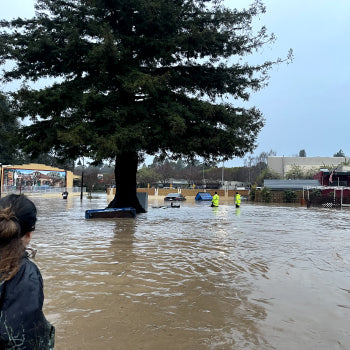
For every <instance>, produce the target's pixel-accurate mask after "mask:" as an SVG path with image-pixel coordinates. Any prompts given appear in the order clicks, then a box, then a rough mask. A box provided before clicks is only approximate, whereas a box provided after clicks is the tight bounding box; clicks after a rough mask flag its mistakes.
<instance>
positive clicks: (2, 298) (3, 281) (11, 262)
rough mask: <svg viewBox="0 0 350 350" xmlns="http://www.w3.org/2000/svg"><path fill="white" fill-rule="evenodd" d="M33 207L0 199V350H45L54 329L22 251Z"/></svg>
mask: <svg viewBox="0 0 350 350" xmlns="http://www.w3.org/2000/svg"><path fill="white" fill-rule="evenodd" d="M36 213H37V211H36V207H35V205H34V203H33V202H32V201H31V200H29V199H28V198H27V197H25V196H23V195H15V194H12V195H9V196H6V197H4V198H1V199H0V350H5V349H6V350H7V349H16V350H49V349H53V347H54V337H55V328H54V327H53V326H52V325H51V324H50V323H49V322H48V321H47V320H46V318H45V316H44V314H43V311H42V307H43V302H44V293H43V280H42V277H41V273H40V271H39V269H38V267H37V266H36V265H35V264H34V263H33V262H32V261H30V260H29V254H28V253H27V251H26V247H27V246H28V244H29V242H30V240H31V237H32V233H33V231H34V230H35V223H36Z"/></svg>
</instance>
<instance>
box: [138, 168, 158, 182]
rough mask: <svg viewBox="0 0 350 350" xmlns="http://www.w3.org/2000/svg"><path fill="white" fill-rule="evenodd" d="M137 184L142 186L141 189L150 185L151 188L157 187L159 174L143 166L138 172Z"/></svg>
mask: <svg viewBox="0 0 350 350" xmlns="http://www.w3.org/2000/svg"><path fill="white" fill-rule="evenodd" d="M136 179H137V183H138V184H140V186H141V187H147V186H148V184H150V186H152V185H156V184H157V183H158V181H159V179H160V176H159V174H158V173H157V172H156V171H155V169H153V168H149V167H147V166H143V167H142V168H141V169H140V170H139V171H138V172H137V177H136Z"/></svg>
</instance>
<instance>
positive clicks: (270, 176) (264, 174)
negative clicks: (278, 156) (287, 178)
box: [255, 168, 281, 186]
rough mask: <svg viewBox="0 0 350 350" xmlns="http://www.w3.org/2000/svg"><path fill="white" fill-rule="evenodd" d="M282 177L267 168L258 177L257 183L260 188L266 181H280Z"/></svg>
mask: <svg viewBox="0 0 350 350" xmlns="http://www.w3.org/2000/svg"><path fill="white" fill-rule="evenodd" d="M280 178H281V175H280V174H278V173H276V172H274V171H273V170H271V169H270V168H265V169H263V170H262V171H261V173H260V174H259V175H258V176H257V177H256V179H255V181H256V183H257V184H258V185H259V186H263V185H264V180H265V179H280Z"/></svg>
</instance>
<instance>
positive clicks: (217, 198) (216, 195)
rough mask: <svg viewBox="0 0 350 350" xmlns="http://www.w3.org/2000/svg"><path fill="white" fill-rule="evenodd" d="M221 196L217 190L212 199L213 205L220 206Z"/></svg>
mask: <svg viewBox="0 0 350 350" xmlns="http://www.w3.org/2000/svg"><path fill="white" fill-rule="evenodd" d="M219 198H220V197H219V196H218V193H217V192H215V194H214V196H213V199H212V200H211V206H212V207H218V206H219Z"/></svg>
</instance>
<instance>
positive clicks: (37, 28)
mask: <svg viewBox="0 0 350 350" xmlns="http://www.w3.org/2000/svg"><path fill="white" fill-rule="evenodd" d="M35 9H36V15H35V17H34V18H32V19H25V20H23V19H15V20H13V21H10V22H8V21H1V22H0V26H1V28H2V31H1V33H0V60H1V62H4V61H6V60H12V62H14V63H15V64H14V65H11V66H9V65H8V66H6V67H5V68H6V70H5V72H4V74H3V76H2V81H3V82H8V81H11V80H16V79H23V80H24V84H23V85H22V86H21V88H20V89H19V90H18V91H16V92H14V93H13V94H12V98H13V102H14V106H15V107H16V113H17V114H18V116H20V117H22V118H24V117H27V116H29V118H30V119H31V121H32V123H33V124H32V125H28V126H25V127H23V129H22V140H23V146H24V150H25V151H26V152H28V153H29V154H31V156H36V155H38V154H41V153H47V152H49V151H52V152H54V154H55V155H56V156H57V157H59V158H61V159H65V158H68V159H71V158H77V157H80V156H85V157H91V158H92V159H94V160H95V162H96V163H99V162H101V161H103V160H104V159H115V180H116V196H115V198H114V200H113V201H112V202H111V203H110V204H109V206H112V207H124V206H132V207H135V208H136V210H137V212H142V211H144V210H143V208H142V207H141V205H140V204H139V202H138V200H137V197H136V172H137V167H138V163H139V162H141V161H142V160H143V157H144V155H145V154H150V155H155V154H161V155H168V154H171V155H172V156H173V157H174V158H179V157H181V156H182V155H183V156H185V157H187V158H189V159H193V158H194V157H196V156H200V157H202V158H203V159H206V160H207V161H208V162H210V161H214V160H216V159H223V160H227V159H230V158H233V157H242V156H244V154H245V153H247V152H251V151H252V150H253V149H254V148H255V142H256V138H257V135H258V132H259V130H260V129H261V127H262V126H263V124H264V122H263V117H262V114H261V113H260V111H259V110H257V109H256V108H251V109H245V108H241V107H238V106H234V105H233V104H230V103H224V102H221V101H224V99H222V98H225V97H227V96H230V97H232V100H236V101H237V100H248V99H249V94H250V92H251V91H256V90H258V89H260V88H262V87H263V86H264V85H265V84H266V80H267V78H268V75H267V74H268V69H269V68H271V66H272V65H273V64H274V63H275V62H263V63H262V64H258V65H251V64H248V63H246V62H244V60H242V57H247V56H248V55H250V54H252V53H253V52H255V51H256V50H258V49H259V48H261V47H263V46H264V45H265V44H267V43H269V42H271V41H273V40H274V37H273V35H268V34H267V32H266V29H265V28H262V29H261V30H260V31H259V32H254V31H253V30H252V25H251V24H252V20H253V18H254V17H255V16H257V15H259V14H261V13H262V12H264V11H265V8H264V6H263V5H262V3H261V1H259V0H257V1H256V2H254V3H253V5H251V7H250V8H248V9H244V10H242V11H238V10H231V9H228V8H225V7H224V6H223V3H222V2H221V1H217V0H215V1H214V0H213V1H209V0H187V1H169V0H150V1H144V0H116V1H110V0H99V1H87V0H65V1H58V0H37V1H36V5H35ZM277 61H279V60H277ZM42 78H51V80H52V81H53V84H52V85H51V86H45V87H41V86H43V85H41V84H37V85H35V86H34V85H31V86H29V85H26V84H27V82H36V81H40V79H42ZM39 86H40V87H39Z"/></svg>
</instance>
